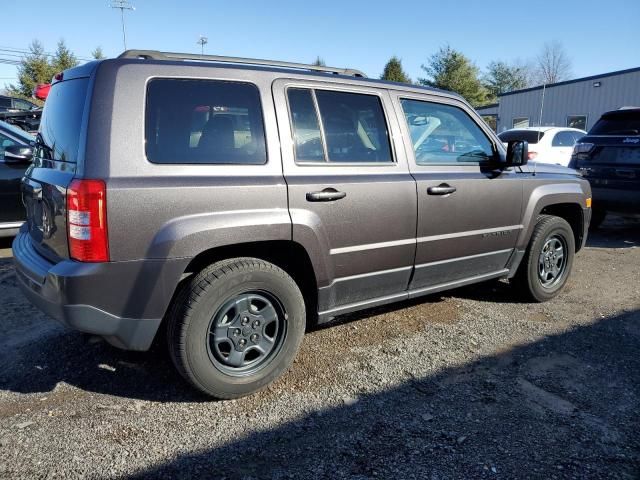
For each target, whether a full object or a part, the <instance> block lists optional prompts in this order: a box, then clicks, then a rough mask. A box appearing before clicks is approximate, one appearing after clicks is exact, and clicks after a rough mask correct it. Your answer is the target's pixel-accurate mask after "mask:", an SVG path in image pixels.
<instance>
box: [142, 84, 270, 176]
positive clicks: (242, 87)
mask: <svg viewBox="0 0 640 480" xmlns="http://www.w3.org/2000/svg"><path fill="white" fill-rule="evenodd" d="M145 136H146V153H147V158H148V159H149V161H151V162H153V163H172V164H181V163H186V164H190V163H192V164H241V165H242V164H264V163H266V161H267V153H266V146H265V135H264V122H263V117H262V105H261V103H260V94H259V91H258V88H257V87H256V86H255V85H253V84H249V83H241V82H228V81H221V80H182V79H155V80H152V81H151V82H150V83H149V86H148V87H147V109H146V125H145Z"/></svg>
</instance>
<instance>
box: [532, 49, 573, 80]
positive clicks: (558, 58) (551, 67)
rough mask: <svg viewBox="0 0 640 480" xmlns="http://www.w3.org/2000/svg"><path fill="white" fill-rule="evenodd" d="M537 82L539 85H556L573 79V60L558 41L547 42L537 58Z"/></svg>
mask: <svg viewBox="0 0 640 480" xmlns="http://www.w3.org/2000/svg"><path fill="white" fill-rule="evenodd" d="M536 70H537V72H536V73H537V75H536V77H537V78H536V80H537V81H538V82H539V83H545V84H549V83H556V82H562V81H563V80H567V79H569V77H571V60H570V59H569V56H568V55H567V53H566V52H565V50H564V47H563V46H562V43H560V42H559V41H558V40H553V41H551V42H547V43H545V44H544V46H543V47H542V50H541V51H540V54H539V55H538V56H537V57H536Z"/></svg>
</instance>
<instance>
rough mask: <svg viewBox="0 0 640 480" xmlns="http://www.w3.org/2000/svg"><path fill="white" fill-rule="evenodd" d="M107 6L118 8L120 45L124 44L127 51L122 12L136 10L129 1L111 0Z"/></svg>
mask: <svg viewBox="0 0 640 480" xmlns="http://www.w3.org/2000/svg"><path fill="white" fill-rule="evenodd" d="M109 6H110V7H111V8H119V9H120V20H121V21H122V43H123V44H124V49H125V50H126V49H127V32H126V30H125V28H124V11H125V10H135V9H136V8H135V7H134V6H133V5H131V4H130V3H129V0H113V1H112V2H111V3H110V4H109Z"/></svg>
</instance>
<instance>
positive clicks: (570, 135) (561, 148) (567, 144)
mask: <svg viewBox="0 0 640 480" xmlns="http://www.w3.org/2000/svg"><path fill="white" fill-rule="evenodd" d="M586 134H587V132H585V131H584V130H578V129H577V128H564V127H526V128H513V129H511V130H505V131H504V132H502V133H500V134H498V137H499V138H500V140H502V143H504V145H505V146H506V145H507V143H508V142H510V141H512V140H526V141H527V142H528V143H529V160H530V161H535V162H540V163H552V164H557V165H562V166H563V167H566V166H567V165H569V160H571V152H573V146H574V145H575V143H576V142H577V141H578V139H580V138H582V137H584V136H585V135H586Z"/></svg>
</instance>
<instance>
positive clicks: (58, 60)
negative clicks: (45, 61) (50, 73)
mask: <svg viewBox="0 0 640 480" xmlns="http://www.w3.org/2000/svg"><path fill="white" fill-rule="evenodd" d="M76 65H78V59H77V58H76V56H75V55H74V54H73V53H71V50H69V49H68V48H67V46H66V45H65V43H64V40H60V41H59V42H58V48H57V49H56V53H55V56H54V57H53V60H51V66H52V67H53V69H54V70H55V71H56V72H62V71H63V70H66V69H68V68H72V67H75V66H76Z"/></svg>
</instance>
